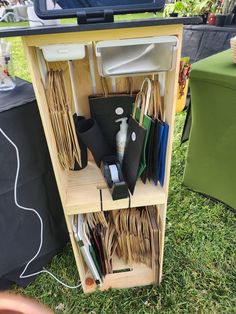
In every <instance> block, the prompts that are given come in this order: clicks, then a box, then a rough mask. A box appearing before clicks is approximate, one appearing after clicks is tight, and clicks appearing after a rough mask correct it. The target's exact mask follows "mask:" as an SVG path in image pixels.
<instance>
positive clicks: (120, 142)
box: [116, 118, 128, 164]
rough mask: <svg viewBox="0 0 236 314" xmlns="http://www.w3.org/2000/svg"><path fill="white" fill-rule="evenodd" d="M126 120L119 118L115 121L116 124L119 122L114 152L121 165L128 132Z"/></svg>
mask: <svg viewBox="0 0 236 314" xmlns="http://www.w3.org/2000/svg"><path fill="white" fill-rule="evenodd" d="M127 120H128V118H121V119H118V120H116V122H121V124H120V131H119V132H118V133H117V134H116V152H117V158H118V159H119V161H120V163H121V164H122V161H123V157H124V152H125V144H126V138H127V130H128V123H127Z"/></svg>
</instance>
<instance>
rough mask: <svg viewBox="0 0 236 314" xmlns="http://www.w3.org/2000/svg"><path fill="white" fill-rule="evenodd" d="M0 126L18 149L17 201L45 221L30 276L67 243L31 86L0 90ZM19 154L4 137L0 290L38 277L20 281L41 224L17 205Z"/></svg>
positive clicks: (19, 83) (20, 82)
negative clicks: (15, 186) (15, 182)
mask: <svg viewBox="0 0 236 314" xmlns="http://www.w3.org/2000/svg"><path fill="white" fill-rule="evenodd" d="M0 128H2V129H3V131H4V132H5V133H6V134H7V136H9V138H10V139H11V140H12V141H13V142H14V143H15V144H16V145H17V147H18V149H19V155H20V163H21V165H20V173H19V181H18V190H17V196H18V202H19V204H20V205H22V206H26V207H31V208H34V209H35V210H37V211H38V212H39V214H40V215H41V217H42V219H43V223H44V235H43V246H42V250H41V252H40V254H39V256H38V258H37V259H36V260H35V261H34V262H33V263H32V265H31V266H30V267H29V269H28V271H27V272H26V274H30V273H31V272H34V271H38V270H40V269H41V268H42V266H44V265H46V264H47V263H48V262H50V260H51V259H52V257H53V256H54V255H55V254H56V253H57V252H59V251H60V250H61V249H62V248H63V247H64V246H65V244H66V242H67V241H68V233H67V228H66V225H65V220H64V214H63V210H62V205H61V202H60V198H59V194H58V190H57V186H56V182H55V178H54V174H53V170H52V165H51V161H50V157H49V153H48V149H47V144H46V140H45V137H44V133H43V128H42V124H41V120H40V116H39V112H38V108H37V104H36V101H35V96H34V92H33V88H32V85H31V84H30V83H28V82H25V81H23V80H20V79H17V87H16V88H15V89H14V90H12V91H9V92H0ZM16 167H17V160H16V152H15V149H14V147H13V146H12V145H11V144H10V143H9V142H8V141H7V140H6V139H5V138H4V136H3V135H2V134H1V133H0V289H6V288H8V287H9V285H11V284H12V283H18V284H19V285H22V286H26V285H27V284H29V283H30V282H31V281H32V280H34V277H31V278H29V279H19V275H20V274H21V272H22V270H23V268H24V266H25V265H26V264H27V262H28V261H29V260H30V259H31V258H32V257H33V256H34V255H35V254H36V252H37V250H38V247H39V243H40V222H39V219H38V218H37V216H36V215H35V214H34V213H32V212H26V211H23V210H20V209H19V208H18V207H17V206H16V205H15V202H14V181H15V176H16Z"/></svg>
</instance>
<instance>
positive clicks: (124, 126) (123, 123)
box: [116, 118, 128, 132]
mask: <svg viewBox="0 0 236 314" xmlns="http://www.w3.org/2000/svg"><path fill="white" fill-rule="evenodd" d="M127 120H128V118H120V119H118V120H116V122H121V124H120V130H121V131H122V132H126V129H127V128H128V123H127Z"/></svg>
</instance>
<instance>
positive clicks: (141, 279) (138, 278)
mask: <svg viewBox="0 0 236 314" xmlns="http://www.w3.org/2000/svg"><path fill="white" fill-rule="evenodd" d="M113 269H114V270H115V271H116V270H119V271H120V270H125V269H131V270H130V271H124V272H118V273H114V274H108V275H106V276H105V278H104V281H103V284H102V286H101V287H100V288H99V290H101V291H104V290H107V289H109V288H113V289H121V288H132V287H138V286H147V285H151V284H153V280H154V279H153V271H152V269H151V268H150V267H148V266H147V265H145V264H142V263H140V264H130V265H129V264H126V263H125V262H124V261H123V260H122V259H119V258H118V257H117V256H115V257H114V259H113ZM87 276H88V277H91V274H90V273H89V272H88V273H87ZM96 289H97V288H96V285H95V284H94V285H92V286H90V287H88V286H86V285H85V289H84V292H85V293H91V292H94V291H95V290H96Z"/></svg>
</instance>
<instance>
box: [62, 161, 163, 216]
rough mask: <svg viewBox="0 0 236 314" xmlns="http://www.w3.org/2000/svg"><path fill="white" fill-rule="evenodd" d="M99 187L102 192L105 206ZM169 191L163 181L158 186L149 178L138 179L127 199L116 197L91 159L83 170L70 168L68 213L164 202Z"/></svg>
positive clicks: (67, 195)
mask: <svg viewBox="0 0 236 314" xmlns="http://www.w3.org/2000/svg"><path fill="white" fill-rule="evenodd" d="M100 189H101V193H102V206H101V197H100ZM165 202H166V194H165V192H164V190H163V188H162V187H160V185H158V186H155V185H154V184H153V183H150V182H147V183H146V184H143V183H142V181H141V180H138V181H137V184H136V187H135V192H134V195H132V196H131V197H130V202H129V198H126V199H121V200H117V201H113V199H112V197H111V194H110V191H109V190H108V188H107V186H106V182H105V180H104V178H103V176H102V173H101V171H100V169H99V168H98V167H97V166H96V165H95V164H94V163H93V162H89V164H88V166H87V167H86V168H85V169H83V170H81V171H70V172H68V184H67V193H66V214H68V215H73V214H78V213H86V212H96V211H100V210H114V209H122V208H128V207H129V205H130V207H139V206H149V205H157V204H165Z"/></svg>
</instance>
